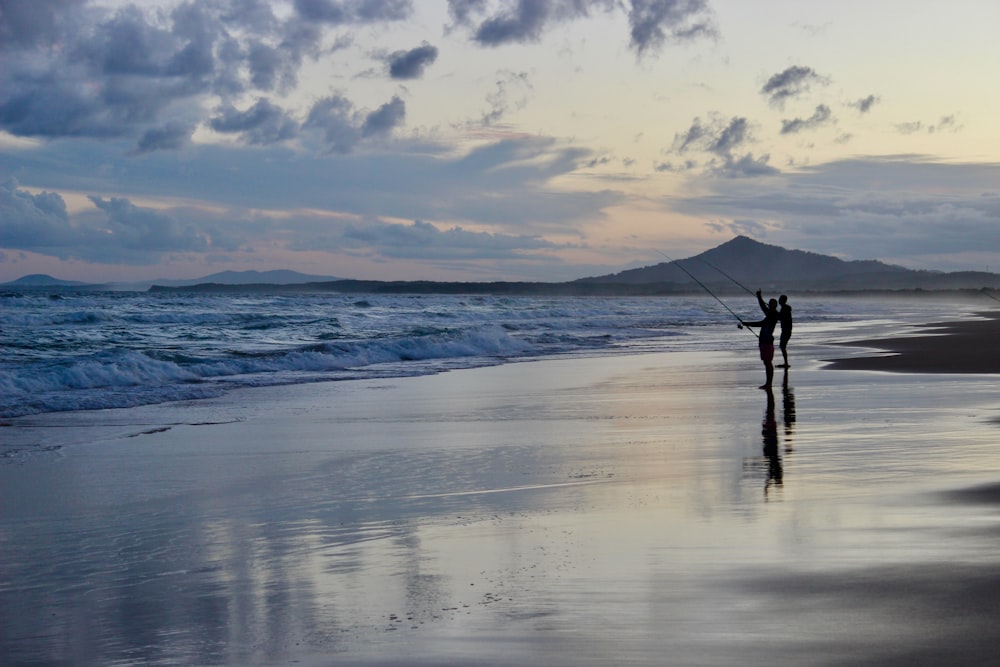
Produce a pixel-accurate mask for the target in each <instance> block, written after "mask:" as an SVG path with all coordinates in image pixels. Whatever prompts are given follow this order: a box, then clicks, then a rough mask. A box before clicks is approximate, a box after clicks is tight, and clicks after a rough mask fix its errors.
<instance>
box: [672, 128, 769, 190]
mask: <svg viewBox="0 0 1000 667" xmlns="http://www.w3.org/2000/svg"><path fill="white" fill-rule="evenodd" d="M753 142H754V138H753V133H752V131H751V127H750V121H748V120H747V119H746V118H743V117H737V116H734V117H732V118H730V119H729V120H724V119H722V118H721V117H713V118H711V119H710V120H709V121H708V122H707V123H704V122H702V120H701V119H700V118H695V119H694V121H693V122H692V123H691V127H689V128H688V129H687V131H686V132H684V133H682V134H677V135H675V136H674V143H673V146H672V147H671V149H670V152H673V153H677V154H684V153H688V152H691V151H700V152H703V153H708V154H710V155H711V156H713V158H712V159H711V160H709V161H708V162H707V163H706V165H705V166H706V168H707V170H708V171H710V172H713V173H715V174H717V175H721V176H725V177H727V178H748V177H758V176H773V175H775V174H778V173H780V172H779V170H778V169H776V168H775V167H772V166H770V165H769V164H768V162H769V160H770V156H769V155H762V156H760V157H754V155H753V153H745V154H742V155H740V154H739V153H741V152H742V150H743V147H744V146H746V145H748V144H751V143H753ZM682 168H683V169H684V170H685V171H691V170H694V169H697V168H698V163H697V162H695V161H693V160H687V161H686V162H685V164H684V166H683V167H682ZM656 169H657V171H678V170H680V169H681V168H680V167H677V166H675V165H674V164H673V163H669V162H665V163H661V164H659V165H657V167H656Z"/></svg>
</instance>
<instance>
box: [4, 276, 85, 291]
mask: <svg viewBox="0 0 1000 667" xmlns="http://www.w3.org/2000/svg"><path fill="white" fill-rule="evenodd" d="M90 286H91V285H90V283H81V282H79V281H76V280H60V279H59V278H53V277H52V276H50V275H48V274H45V273H32V274H31V275H28V276H21V277H20V278H18V279H17V280H12V281H11V282H9V283H3V284H0V287H29V288H31V287H34V288H59V287H90Z"/></svg>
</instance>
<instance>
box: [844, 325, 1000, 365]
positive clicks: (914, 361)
mask: <svg viewBox="0 0 1000 667" xmlns="http://www.w3.org/2000/svg"><path fill="white" fill-rule="evenodd" d="M998 341H1000V317H997V315H996V313H982V314H981V318H980V319H968V320H962V321H957V322H938V323H932V324H928V325H927V326H923V327H918V328H915V330H914V331H913V332H910V333H908V334H906V335H903V336H898V337H893V338H885V339H875V340H862V341H852V343H851V345H852V346H860V347H866V348H872V349H873V350H875V351H877V352H878V354H876V355H874V356H858V357H850V358H846V359H839V360H835V361H834V362H833V367H834V368H841V369H855V370H878V371H893V372H901V373H1000V351H998V349H997V343H998Z"/></svg>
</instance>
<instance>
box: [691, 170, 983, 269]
mask: <svg viewBox="0 0 1000 667" xmlns="http://www.w3.org/2000/svg"><path fill="white" fill-rule="evenodd" d="M998 182H1000V164H950V163H937V162H931V161H926V160H923V159H921V158H920V157H918V156H899V157H886V158H868V159H851V160H842V161H838V162H832V163H829V164H825V165H820V166H816V167H812V168H807V169H803V170H800V171H796V172H789V173H785V174H783V175H782V176H781V178H780V179H775V181H774V182H769V181H754V182H753V185H752V187H747V186H746V184H745V182H740V181H734V180H726V179H719V180H717V181H715V182H714V183H712V187H713V192H712V193H711V194H708V195H705V196H699V197H688V198H679V199H676V200H673V201H672V205H673V206H675V207H676V209H677V210H678V211H681V212H683V213H685V214H689V215H698V216H703V217H708V218H712V219H715V220H721V221H723V222H719V223H715V224H722V225H726V224H735V223H736V222H738V223H739V224H740V225H743V226H744V227H745V226H746V225H747V224H748V221H749V222H750V223H752V224H754V225H758V226H759V227H758V229H766V236H767V238H769V239H771V240H772V241H773V242H775V243H778V244H780V245H784V246H786V247H793V248H809V249H810V250H813V251H815V252H822V253H826V254H833V255H838V256H847V257H852V258H857V259H872V258H875V259H882V260H885V261H897V263H899V262H898V260H896V258H908V259H910V260H914V259H915V260H918V261H919V258H920V257H939V256H943V255H947V254H951V255H954V256H956V257H957V256H960V255H962V254H968V255H970V256H971V255H973V254H975V253H979V252H981V251H982V249H983V248H984V247H987V248H997V247H1000V195H998V194H997V192H996V188H995V184H996V183H998ZM727 220H729V221H732V223H729V222H725V221H727ZM761 236H763V234H761ZM859 255H860V256H859ZM929 264H930V265H937V266H940V262H929ZM955 268H967V267H963V266H957V267H955Z"/></svg>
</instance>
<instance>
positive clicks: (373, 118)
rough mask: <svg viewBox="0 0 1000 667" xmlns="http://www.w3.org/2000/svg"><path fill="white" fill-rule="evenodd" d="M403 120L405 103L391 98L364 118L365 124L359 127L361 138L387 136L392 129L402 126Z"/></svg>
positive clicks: (396, 98)
mask: <svg viewBox="0 0 1000 667" xmlns="http://www.w3.org/2000/svg"><path fill="white" fill-rule="evenodd" d="M405 118H406V103H405V102H403V100H401V99H399V98H398V97H393V98H392V99H391V100H389V101H388V102H386V103H385V104H383V105H382V106H380V107H379V108H378V109H376V110H375V111H372V112H371V113H369V114H368V115H367V116H365V122H364V123H363V124H362V125H361V136H363V137H372V136H379V135H386V134H389V133H390V132H392V130H393V129H394V128H396V127H398V126H399V125H402V124H403V120H405Z"/></svg>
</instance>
